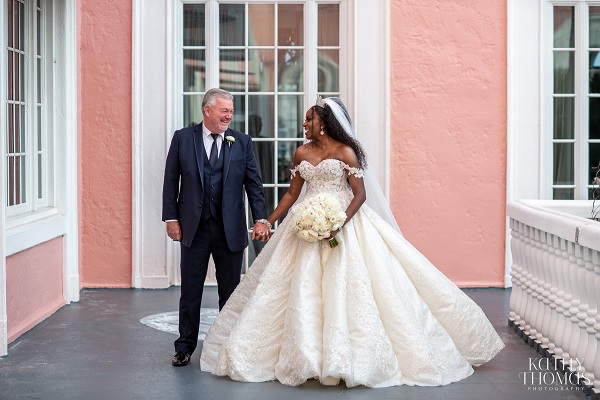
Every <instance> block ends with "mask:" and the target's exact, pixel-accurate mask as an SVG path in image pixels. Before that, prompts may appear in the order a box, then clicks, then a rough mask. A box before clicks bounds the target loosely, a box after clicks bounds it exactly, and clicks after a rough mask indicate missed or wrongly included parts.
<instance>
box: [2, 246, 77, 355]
mask: <svg viewBox="0 0 600 400" xmlns="http://www.w3.org/2000/svg"><path fill="white" fill-rule="evenodd" d="M62 253H63V239H62V237H59V238H56V239H53V240H51V241H49V242H46V243H42V244H41V245H39V246H35V247H33V248H31V249H28V250H24V251H22V252H20V253H17V254H14V255H12V256H10V257H8V258H7V259H6V316H7V319H8V342H9V343H10V342H12V341H14V340H15V339H16V338H18V337H19V336H20V335H21V334H23V333H24V332H26V331H28V330H29V329H31V328H32V327H34V326H35V325H36V324H38V323H39V322H40V321H42V320H44V319H45V318H46V317H48V316H49V315H51V314H52V313H54V312H55V311H56V310H58V309H59V308H60V307H62V306H63V305H64V304H65V303H66V302H65V299H64V297H63V254H62ZM41 260H43V262H41Z"/></svg>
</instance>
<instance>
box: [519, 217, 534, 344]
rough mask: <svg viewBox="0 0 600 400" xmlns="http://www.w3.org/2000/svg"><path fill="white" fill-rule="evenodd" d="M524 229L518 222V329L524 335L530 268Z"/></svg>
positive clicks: (525, 227) (525, 228)
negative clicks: (519, 269)
mask: <svg viewBox="0 0 600 400" xmlns="http://www.w3.org/2000/svg"><path fill="white" fill-rule="evenodd" d="M526 230H527V226H526V225H525V224H523V223H519V238H520V243H519V247H520V251H519V255H520V265H521V278H520V279H519V284H520V287H521V290H520V291H521V299H520V301H519V308H518V310H519V313H518V315H519V320H518V322H519V331H520V333H521V335H525V327H526V326H527V321H526V315H525V314H526V311H527V304H529V303H530V300H529V295H528V293H527V288H528V275H529V269H530V268H531V267H530V265H529V264H528V259H527V246H528V245H527V236H526Z"/></svg>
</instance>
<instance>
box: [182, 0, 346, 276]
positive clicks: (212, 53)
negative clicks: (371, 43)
mask: <svg viewBox="0 0 600 400" xmlns="http://www.w3.org/2000/svg"><path fill="white" fill-rule="evenodd" d="M244 3H246V4H280V5H281V4H303V5H304V33H305V34H304V38H303V39H304V41H303V45H302V46H301V48H302V51H303V54H304V56H303V60H304V65H303V74H304V78H303V80H304V87H303V90H302V91H301V93H303V99H304V107H303V109H304V110H307V109H308V108H309V107H310V106H311V105H313V104H314V101H315V99H316V97H317V82H318V72H319V66H318V51H319V49H320V48H321V47H325V48H329V47H327V46H321V47H319V46H318V45H317V42H318V38H317V35H318V29H317V22H318V6H319V5H320V4H337V5H339V23H340V32H346V31H347V30H348V25H349V24H348V20H349V6H348V2H344V1H341V0H309V1H306V0H302V1H301V0H292V1H290V0H283V1H282V0H269V1H265V0H261V1H255V0H254V1H253V0H181V1H180V2H179V3H178V4H177V7H178V9H177V10H176V19H175V21H176V25H177V26H178V27H179V30H180V31H181V32H183V6H184V5H185V4H205V13H206V15H207V17H206V44H205V57H206V60H207V63H206V89H209V88H214V87H219V80H220V76H219V70H220V65H219V50H220V47H219V45H218V41H219V30H218V29H219V27H218V21H219V5H220V4H244ZM247 24H248V16H247V14H246V21H245V25H244V26H245V28H246V29H247V28H248V25H247ZM176 29H177V28H176ZM245 37H246V43H245V45H244V46H243V47H245V48H248V44H247V43H248V35H245ZM174 40H175V49H174V50H175V53H174V55H173V56H174V60H175V68H174V74H173V76H174V82H175V83H177V84H176V85H174V88H173V89H174V93H173V97H174V98H173V102H174V104H176V110H183V100H182V97H183V96H182V92H181V82H182V81H183V73H182V71H183V50H182V49H183V41H182V35H181V34H179V35H175V38H174ZM350 45H351V37H349V36H348V35H342V34H340V38H339V46H337V47H336V49H338V50H339V60H340V62H339V64H340V71H339V73H340V82H339V93H340V97H341V98H343V99H349V98H351V96H349V95H348V93H349V92H350V86H351V83H352V82H349V81H348V76H349V75H350V74H349V73H348V71H347V69H348V66H351V65H352V60H351V59H350V57H349V56H350V54H351V53H350V51H349V47H350ZM241 47H242V46H240V48H241ZM208 60H210V62H208ZM245 74H246V80H247V79H248V77H247V74H248V68H246V71H245ZM266 93H267V94H272V95H276V94H279V95H285V94H288V93H287V92H281V91H278V90H276V91H274V92H266ZM236 94H237V92H234V95H236ZM289 94H290V95H294V94H297V93H295V92H290V93H289ZM277 113H278V109H277V107H275V121H277ZM234 114H235V113H234ZM246 122H247V121H246ZM174 125H175V126H184V121H183V113H182V112H179V113H177V112H175V113H174ZM245 131H246V130H244V132H245ZM281 142H293V143H300V144H302V141H301V140H298V139H297V138H277V139H276V140H275V141H273V143H274V144H277V143H281ZM276 161H277V160H274V162H276ZM286 187H289V184H281V183H278V182H275V183H272V184H265V188H277V189H276V190H275V203H276V204H275V206H276V205H277V203H278V201H277V199H278V198H279V197H280V195H281V193H282V191H283V192H285V191H286V190H287V189H286ZM246 202H247V201H246ZM249 213H250V209H249V208H248V207H247V205H246V214H247V216H248V215H249ZM276 226H277V223H276V224H275V227H276ZM250 246H252V244H251V243H250V245H249V246H248V247H246V249H245V250H244V266H243V268H242V271H243V272H245V271H246V270H247V268H248V267H249V266H250V265H249V263H250V259H249V254H248V251H249V248H250ZM215 279H216V278H215V276H214V274H213V270H212V269H209V274H208V277H207V282H211V283H212V284H216V280H215Z"/></svg>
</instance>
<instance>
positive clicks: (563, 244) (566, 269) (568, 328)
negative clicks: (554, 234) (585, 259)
mask: <svg viewBox="0 0 600 400" xmlns="http://www.w3.org/2000/svg"><path fill="white" fill-rule="evenodd" d="M567 246H568V242H567V241H566V240H565V239H561V241H560V249H561V259H562V271H563V279H564V285H565V295H564V302H563V308H564V311H563V315H564V317H565V319H564V328H563V331H562V332H563V333H562V338H561V345H562V346H561V347H562V348H561V349H562V354H561V356H560V358H563V359H564V358H566V359H569V358H570V355H569V341H570V339H571V332H572V331H573V325H572V323H571V313H570V311H569V310H570V308H571V299H572V298H573V291H572V289H571V269H570V263H569V253H568V252H567Z"/></svg>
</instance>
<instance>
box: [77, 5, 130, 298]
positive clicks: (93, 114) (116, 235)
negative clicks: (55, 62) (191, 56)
mask: <svg viewBox="0 0 600 400" xmlns="http://www.w3.org/2000/svg"><path fill="white" fill-rule="evenodd" d="M131 7H132V2H131V1H122V0H105V1H93V0H83V1H81V2H78V26H79V32H78V40H79V68H78V70H79V73H80V76H79V85H80V86H79V105H80V107H79V111H80V114H79V115H80V116H79V137H80V150H79V151H80V154H79V161H80V162H79V165H80V166H81V175H80V178H79V179H80V188H81V190H80V198H79V204H80V234H81V236H80V237H81V238H80V243H79V244H80V248H79V254H80V265H81V269H80V272H81V286H82V287H131V254H132V253H131V251H132V250H131V239H132V234H131V218H132V208H131V198H132V197H131V196H132V189H131V182H132V180H131V179H132V178H131V174H132V168H131V165H132V164H131V163H132V156H131V154H132V153H131V137H132V135H131V115H132V104H131V58H132V56H131V49H132V33H131V27H132V25H131V24H132V8H131Z"/></svg>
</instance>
